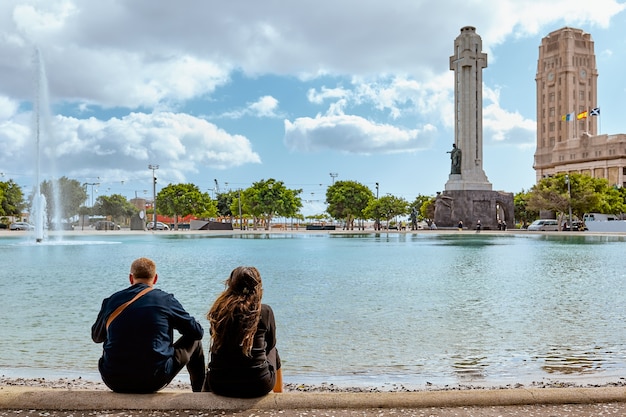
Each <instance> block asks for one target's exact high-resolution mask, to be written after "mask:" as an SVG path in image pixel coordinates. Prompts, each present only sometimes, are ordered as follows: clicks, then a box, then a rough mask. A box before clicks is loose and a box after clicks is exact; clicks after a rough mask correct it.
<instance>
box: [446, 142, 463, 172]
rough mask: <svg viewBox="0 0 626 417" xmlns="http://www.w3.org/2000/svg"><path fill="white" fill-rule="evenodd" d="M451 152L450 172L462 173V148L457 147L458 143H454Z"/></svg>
mask: <svg viewBox="0 0 626 417" xmlns="http://www.w3.org/2000/svg"><path fill="white" fill-rule="evenodd" d="M448 153H449V154H450V160H451V167H450V174H461V150H460V149H459V148H457V147H456V143H453V144H452V150H451V151H448Z"/></svg>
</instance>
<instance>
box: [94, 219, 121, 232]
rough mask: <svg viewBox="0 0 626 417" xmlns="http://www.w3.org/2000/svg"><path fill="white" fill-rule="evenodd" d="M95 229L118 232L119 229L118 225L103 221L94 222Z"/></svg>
mask: <svg viewBox="0 0 626 417" xmlns="http://www.w3.org/2000/svg"><path fill="white" fill-rule="evenodd" d="M95 228H96V230H120V229H121V227H120V225H119V224H115V222H109V221H105V220H101V221H99V222H96V226H95Z"/></svg>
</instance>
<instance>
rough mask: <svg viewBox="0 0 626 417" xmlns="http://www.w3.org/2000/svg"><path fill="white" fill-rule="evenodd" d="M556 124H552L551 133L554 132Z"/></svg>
mask: <svg viewBox="0 0 626 417" xmlns="http://www.w3.org/2000/svg"><path fill="white" fill-rule="evenodd" d="M555 126H556V125H555V123H554V122H550V132H554V128H555Z"/></svg>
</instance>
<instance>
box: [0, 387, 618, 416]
mask: <svg viewBox="0 0 626 417" xmlns="http://www.w3.org/2000/svg"><path fill="white" fill-rule="evenodd" d="M607 402H626V388H625V387H603V388H535V389H494V390H461V391H458V390H457V391H419V392H382V393H381V392H377V393H304V392H287V393H282V394H268V395H267V396H265V397H261V398H255V399H240V398H227V397H220V396H217V395H214V394H211V393H192V392H188V391H165V392H159V393H156V394H147V395H139V394H116V393H113V392H110V391H100V390H76V391H74V390H64V389H41V388H28V387H11V386H7V387H0V409H5V410H7V409H29V410H210V411H220V410H223V411H237V410H247V409H257V410H275V409H282V410H285V409H366V408H425V407H464V406H496V405H498V406H505V405H536V404H552V405H554V404H557V405H558V404H595V403H607Z"/></svg>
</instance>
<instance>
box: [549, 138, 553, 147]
mask: <svg viewBox="0 0 626 417" xmlns="http://www.w3.org/2000/svg"><path fill="white" fill-rule="evenodd" d="M550 146H551V147H552V146H554V138H550Z"/></svg>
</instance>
